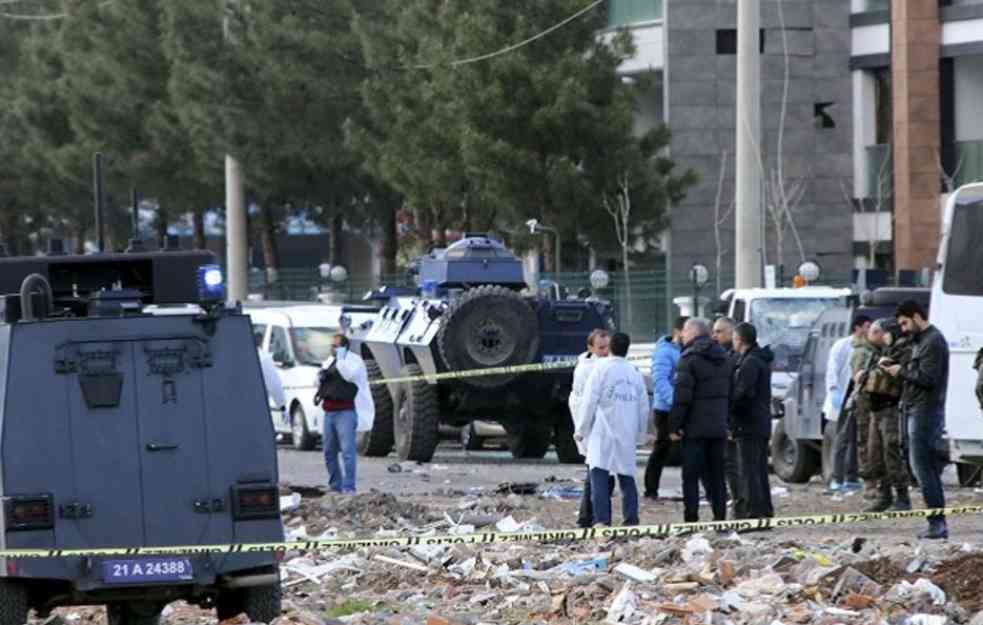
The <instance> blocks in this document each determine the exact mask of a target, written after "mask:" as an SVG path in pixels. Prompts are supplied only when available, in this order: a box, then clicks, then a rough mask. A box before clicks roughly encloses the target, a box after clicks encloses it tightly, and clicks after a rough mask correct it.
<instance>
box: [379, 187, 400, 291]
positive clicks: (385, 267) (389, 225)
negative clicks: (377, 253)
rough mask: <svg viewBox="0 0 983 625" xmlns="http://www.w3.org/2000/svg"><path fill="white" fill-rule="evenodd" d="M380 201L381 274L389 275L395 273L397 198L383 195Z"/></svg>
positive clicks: (397, 238)
mask: <svg viewBox="0 0 983 625" xmlns="http://www.w3.org/2000/svg"><path fill="white" fill-rule="evenodd" d="M382 202H383V204H384V207H383V211H382V219H381V220H380V223H379V225H380V227H381V228H382V275H383V276H385V277H389V276H393V275H395V274H396V255H397V254H398V253H399V232H398V231H397V224H396V211H397V210H399V200H398V199H397V198H395V197H383V198H382Z"/></svg>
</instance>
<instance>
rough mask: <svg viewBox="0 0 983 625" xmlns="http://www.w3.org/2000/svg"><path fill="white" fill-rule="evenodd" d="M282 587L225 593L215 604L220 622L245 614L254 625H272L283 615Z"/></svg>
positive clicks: (256, 588) (228, 591) (260, 587)
mask: <svg viewBox="0 0 983 625" xmlns="http://www.w3.org/2000/svg"><path fill="white" fill-rule="evenodd" d="M281 595H282V593H281V590H280V585H279V584H276V585H273V586H255V587H252V588H239V589H236V590H227V591H223V592H222V594H220V595H219V596H218V600H217V601H216V602H215V611H216V612H217V613H218V620H219V621H224V620H226V619H230V618H233V617H235V616H239V615H240V614H245V615H246V616H248V617H249V620H250V622H252V623H272V622H273V621H274V620H275V619H276V618H278V617H279V616H280V613H281V605H280V602H281Z"/></svg>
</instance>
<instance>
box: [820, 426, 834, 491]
mask: <svg viewBox="0 0 983 625" xmlns="http://www.w3.org/2000/svg"><path fill="white" fill-rule="evenodd" d="M835 442H836V421H827V422H826V427H825V428H824V429H823V452H822V468H821V469H820V471H821V472H822V475H823V484H826V485H829V484H830V483H831V482H832V481H833V444H834V443H835Z"/></svg>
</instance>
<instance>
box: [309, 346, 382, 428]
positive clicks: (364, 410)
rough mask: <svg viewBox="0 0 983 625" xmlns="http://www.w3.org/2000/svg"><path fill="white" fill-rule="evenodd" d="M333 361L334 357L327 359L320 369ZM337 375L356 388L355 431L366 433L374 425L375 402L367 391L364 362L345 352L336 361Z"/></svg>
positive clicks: (366, 372)
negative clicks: (356, 420) (343, 355)
mask: <svg viewBox="0 0 983 625" xmlns="http://www.w3.org/2000/svg"><path fill="white" fill-rule="evenodd" d="M334 361H335V359H334V356H332V357H331V358H328V359H327V360H325V361H324V363H323V364H322V365H321V368H322V369H327V368H328V367H330V366H331V363H333V362H334ZM338 373H339V374H340V375H341V377H342V378H344V380H345V381H346V382H350V383H351V384H354V385H355V386H357V387H358V393H356V394H355V415H356V416H357V417H358V426H357V427H356V431H358V432H368V431H369V430H371V429H372V424H373V423H375V402H374V401H372V391H371V390H369V373H368V371H366V370H365V361H364V360H362V357H361V356H359V355H358V354H353V353H352V352H350V351H349V352H346V353H345V357H344V358H342V359H341V360H339V361H338ZM316 385H317V383H316V382H315V386H316Z"/></svg>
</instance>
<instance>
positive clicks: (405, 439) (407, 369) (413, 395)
mask: <svg viewBox="0 0 983 625" xmlns="http://www.w3.org/2000/svg"><path fill="white" fill-rule="evenodd" d="M399 375H400V377H413V376H420V375H423V370H422V369H420V366H419V365H415V364H411V365H405V366H404V367H403V368H402V369H401V370H400V372H399ZM439 425H440V413H439V412H438V404H437V388H436V387H435V386H433V385H431V384H427V382H426V381H425V380H418V381H416V382H402V383H400V385H399V396H398V398H397V401H396V405H395V411H394V419H393V435H394V438H395V442H396V454H397V455H398V456H399V458H400V460H413V461H415V462H430V459H431V458H433V454H434V451H436V450H437V443H439V442H440V431H439Z"/></svg>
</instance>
